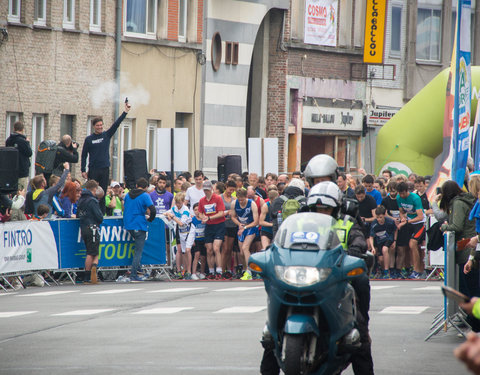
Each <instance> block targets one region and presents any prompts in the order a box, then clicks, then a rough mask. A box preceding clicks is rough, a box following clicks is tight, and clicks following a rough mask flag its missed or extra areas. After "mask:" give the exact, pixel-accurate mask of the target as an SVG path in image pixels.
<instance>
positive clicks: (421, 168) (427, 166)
mask: <svg viewBox="0 0 480 375" xmlns="http://www.w3.org/2000/svg"><path fill="white" fill-rule="evenodd" d="M449 70H450V69H449V68H447V69H445V70H443V71H442V72H441V73H440V74H438V75H437V76H436V77H435V78H434V79H433V80H432V81H430V82H429V83H428V84H427V85H426V86H425V87H424V88H423V89H422V90H421V91H419V92H418V94H417V95H415V96H414V97H413V98H412V99H411V100H410V101H409V102H408V103H407V104H405V105H404V106H403V107H402V109H401V110H400V111H398V112H397V114H396V115H395V116H394V117H392V118H391V119H390V120H389V121H388V122H387V123H386V124H385V125H384V126H383V127H382V128H381V129H380V131H379V132H378V136H377V142H376V143H377V148H376V153H375V174H380V173H381V171H382V170H383V169H385V168H387V167H388V168H389V169H392V170H393V171H395V172H396V173H398V172H401V171H403V172H404V173H405V172H414V173H416V174H418V175H422V176H424V175H432V174H433V172H434V168H435V167H434V162H435V158H436V157H437V156H438V155H440V154H441V153H442V149H443V118H444V112H445V100H446V89H447V80H448V74H449ZM479 97H480V66H472V110H471V124H472V125H473V123H474V121H475V112H476V109H477V99H478V98H479Z"/></svg>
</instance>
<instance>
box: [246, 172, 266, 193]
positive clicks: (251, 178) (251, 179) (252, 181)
mask: <svg viewBox="0 0 480 375" xmlns="http://www.w3.org/2000/svg"><path fill="white" fill-rule="evenodd" d="M248 184H249V185H250V186H252V187H253V189H254V190H255V194H257V195H258V196H259V197H260V198H262V199H266V198H267V193H266V192H265V190H263V189H261V188H260V187H259V186H258V174H257V173H250V174H249V175H248Z"/></svg>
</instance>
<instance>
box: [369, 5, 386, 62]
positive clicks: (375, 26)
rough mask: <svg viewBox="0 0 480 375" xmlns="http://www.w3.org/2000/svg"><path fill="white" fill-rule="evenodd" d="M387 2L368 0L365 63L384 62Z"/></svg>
mask: <svg viewBox="0 0 480 375" xmlns="http://www.w3.org/2000/svg"><path fill="white" fill-rule="evenodd" d="M386 3H387V0H367V12H366V14H365V45H364V48H363V62H365V63H370V64H382V63H383V44H384V41H385V17H386Z"/></svg>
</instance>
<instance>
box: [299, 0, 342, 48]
mask: <svg viewBox="0 0 480 375" xmlns="http://www.w3.org/2000/svg"><path fill="white" fill-rule="evenodd" d="M337 18H338V1H337V0H306V1H305V30H304V31H305V34H304V42H305V43H307V44H316V45H319V46H331V47H336V45H337Z"/></svg>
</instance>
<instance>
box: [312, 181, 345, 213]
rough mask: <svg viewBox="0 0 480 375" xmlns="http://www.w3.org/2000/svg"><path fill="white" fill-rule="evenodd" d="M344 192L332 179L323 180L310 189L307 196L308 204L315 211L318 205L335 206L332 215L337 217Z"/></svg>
mask: <svg viewBox="0 0 480 375" xmlns="http://www.w3.org/2000/svg"><path fill="white" fill-rule="evenodd" d="M342 199H343V193H342V191H341V190H340V188H339V187H338V186H337V184H335V183H334V182H331V181H323V182H320V183H318V184H316V185H315V186H314V187H312V188H311V189H310V192H309V193H308V198H307V206H308V208H309V209H310V211H312V212H315V211H316V209H317V207H319V206H320V207H330V208H333V213H332V216H334V217H336V216H337V215H338V212H339V210H340V207H341V205H342Z"/></svg>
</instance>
